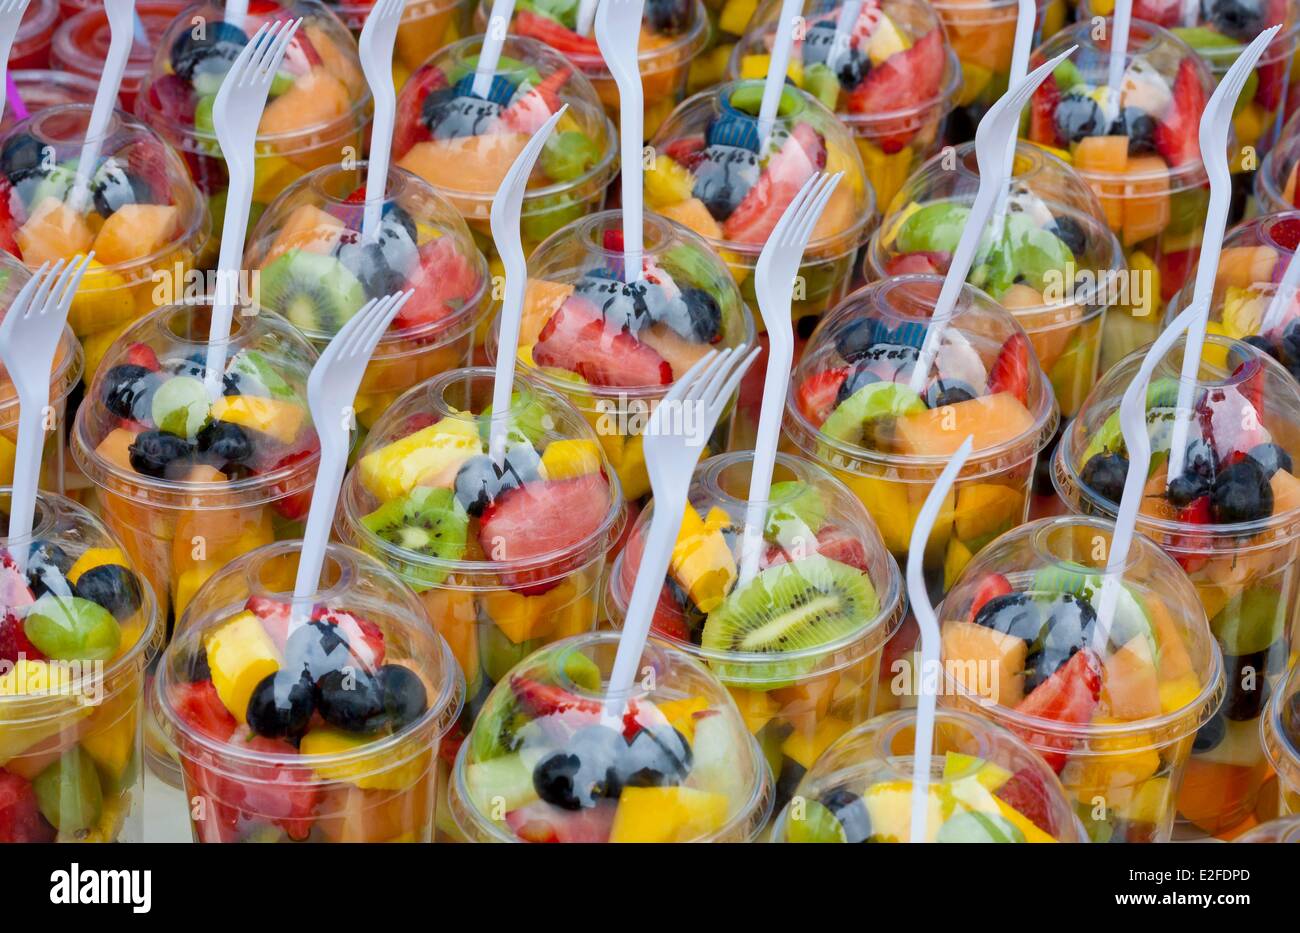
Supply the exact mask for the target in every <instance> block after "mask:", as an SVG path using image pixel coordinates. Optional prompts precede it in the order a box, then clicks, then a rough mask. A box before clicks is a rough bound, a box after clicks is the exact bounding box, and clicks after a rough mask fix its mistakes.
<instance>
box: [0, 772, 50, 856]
mask: <svg viewBox="0 0 1300 933" xmlns="http://www.w3.org/2000/svg"><path fill="white" fill-rule="evenodd" d="M55 835H56V833H55V831H54V827H53V826H51V825H50V824H49V823H47V822H46V821H45V817H43V816H41V809H40V807H39V805H38V804H37V802H36V791H34V790H33V789H32V785H31V782H29V781H27V780H26V779H24V778H22V777H20V776H19V775H17V774H11V773H10V772H8V771H5V770H4V769H3V768H0V843H6V842H53V841H54V837H55Z"/></svg>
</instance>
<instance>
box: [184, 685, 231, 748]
mask: <svg viewBox="0 0 1300 933" xmlns="http://www.w3.org/2000/svg"><path fill="white" fill-rule="evenodd" d="M171 703H172V706H173V707H174V708H175V709H176V715H178V716H179V717H180V718H181V719H182V720H184V721H185V723H186V724H187V725H188V726H189V727H190V728H191V729H193V730H194V731H195V732H201V733H202V734H204V735H206V736H209V737H210V738H214V739H217V740H219V741H222V742H228V741H230V737H231V736H232V735H234V734H235V729H236V728H237V727H238V725H239V724H238V723H237V722H235V717H234V716H232V715H230V710H228V709H226V705H225V704H224V703H222V702H221V697H220V696H218V695H217V688H216V685H215V684H213V683H212V681H210V680H200V681H196V682H194V683H188V684H176V685H175V686H173V687H172V688H171Z"/></svg>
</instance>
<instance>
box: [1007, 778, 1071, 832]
mask: <svg viewBox="0 0 1300 933" xmlns="http://www.w3.org/2000/svg"><path fill="white" fill-rule="evenodd" d="M994 796H995V797H998V798H1000V799H1001V800H1002V802H1003V803H1005V804H1007V805H1008V806H1009V807H1011V809H1013V810H1015V811H1016V812H1017V813H1019V814H1020V815H1021V816H1023V817H1025V818H1026V819H1028V820H1029V821H1030V822H1031V823H1033V824H1034V825H1035V826H1037V827H1038V828H1039V829H1041V830H1042V831H1043V832H1045V833H1047V834H1048V835H1051V836H1055V835H1056V833H1057V826H1056V821H1055V820H1054V819H1052V813H1051V806H1050V804H1049V803H1048V801H1049V800H1051V794H1050V792H1049V791H1048V790H1047V787H1046V786H1045V785H1044V784H1043V780H1042V778H1041V777H1040V776H1039V775H1038V773H1037V772H1035V771H1031V770H1029V769H1028V768H1021V769H1020V770H1019V771H1017V772H1016V773H1015V774H1013V775H1011V777H1010V778H1009V779H1008V780H1007V782H1006V783H1005V784H1003V785H1002V786H1001V787H999V788H998V789H997V790H996V791H995V792H994Z"/></svg>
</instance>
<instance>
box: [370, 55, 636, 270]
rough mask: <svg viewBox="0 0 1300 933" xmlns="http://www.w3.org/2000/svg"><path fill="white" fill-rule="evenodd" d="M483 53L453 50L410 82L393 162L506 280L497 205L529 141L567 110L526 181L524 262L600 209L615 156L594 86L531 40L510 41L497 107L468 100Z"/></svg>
mask: <svg viewBox="0 0 1300 933" xmlns="http://www.w3.org/2000/svg"><path fill="white" fill-rule="evenodd" d="M482 45H483V37H482V36H471V37H470V38H468V39H462V40H461V41H459V42H456V43H453V44H452V45H450V46H448V47H447V48H445V49H443V50H442V51H441V52H439V53H438V54H437V55H435V56H434V57H433V58H432V59H430V60H429V61H428V62H427V63H426V64H425V65H424V66H422V67H421V68H420V69H419V70H418V71H416V72H415V74H413V75H412V76H411V79H410V80H409V81H407V83H406V86H405V87H404V88H402V93H401V97H400V98H399V100H398V107H397V127H396V130H395V131H394V134H393V159H394V161H395V162H396V164H397V165H398V166H400V167H401V168H405V169H407V170H409V171H411V172H414V173H415V174H416V175H419V176H420V177H421V178H423V179H424V180H425V181H427V182H428V183H429V184H431V185H433V187H434V188H435V189H437V191H438V193H439V194H440V195H442V196H443V197H444V198H446V199H447V200H448V201H450V202H451V204H452V205H453V206H455V208H456V209H457V210H458V211H460V213H461V216H462V217H464V218H465V220H466V222H467V223H469V225H470V229H471V230H472V231H473V232H474V236H475V238H476V239H477V241H478V243H479V247H480V248H481V249H482V250H483V254H484V255H485V256H487V257H488V258H489V259H490V260H491V261H492V262H493V265H494V271H496V272H497V273H502V269H501V267H500V261H499V260H497V259H496V246H495V244H494V243H493V241H492V230H491V224H490V216H491V212H492V201H493V199H494V198H495V197H496V193H497V189H498V188H499V187H500V186H501V181H502V180H503V179H504V178H505V176H506V172H508V171H509V170H510V166H511V165H513V164H514V161H515V158H516V157H517V156H518V155H519V153H520V152H521V151H523V147H524V145H525V144H526V143H527V141H528V137H529V135H530V133H531V132H533V131H534V130H535V129H536V128H537V127H539V126H541V124H542V123H544V122H545V121H546V119H547V118H548V117H549V116H550V114H551V113H553V112H554V110H555V109H556V108H558V106H559V105H560V104H568V105H569V109H568V111H567V112H566V113H565V115H564V116H563V117H561V118H560V122H559V123H558V124H557V126H556V128H555V132H554V134H553V135H552V137H551V139H550V140H549V141H548V142H547V144H546V146H545V147H544V148H543V149H542V154H541V156H540V157H539V160H538V164H537V167H536V168H535V169H534V170H533V176H532V178H530V179H529V188H528V192H527V194H526V195H525V197H524V203H523V208H522V210H521V214H520V220H519V232H520V235H521V237H522V239H523V243H524V252H525V253H526V254H527V253H531V252H532V251H533V249H534V248H536V246H537V244H539V243H540V242H541V241H542V240H544V239H546V237H548V236H550V235H551V234H552V233H554V232H555V231H556V230H559V229H560V228H561V227H563V226H564V225H565V224H568V223H570V222H572V221H574V220H577V219H578V218H580V217H584V216H586V215H587V214H590V213H591V212H592V211H595V210H599V209H600V208H601V206H602V205H603V204H604V203H605V188H606V187H607V186H608V185H609V183H610V181H611V180H612V179H613V178H614V173H615V171H616V163H617V146H616V144H615V141H614V129H613V125H612V124H611V123H610V122H609V119H608V118H607V117H606V116H605V113H604V111H603V109H602V108H601V104H600V100H599V98H597V97H596V91H595V89H594V88H593V87H592V86H591V82H589V81H588V80H587V79H586V77H584V76H583V75H582V74H581V73H580V72H577V71H575V70H574V65H572V64H571V63H569V62H568V61H567V60H566V59H565V58H564V57H563V56H562V55H560V54H559V53H558V52H556V51H554V50H553V49H550V48H548V47H547V46H545V45H543V44H542V43H540V42H538V41H536V40H534V39H527V38H523V37H519V36H513V35H511V36H507V37H506V40H505V42H504V44H503V46H502V51H501V61H500V63H499V64H498V67H497V70H496V72H495V73H494V78H493V89H492V91H491V92H490V95H491V96H492V99H491V100H489V101H481V100H479V101H478V103H475V101H476V100H478V99H477V98H475V97H473V95H472V94H471V93H470V90H471V85H472V83H473V75H474V68H475V66H476V65H477V64H478V53H479V49H480V48H482ZM507 95H508V96H507ZM497 98H500V99H497ZM466 108H468V110H467V109H466ZM508 114H511V116H507V115H508ZM479 118H482V119H479Z"/></svg>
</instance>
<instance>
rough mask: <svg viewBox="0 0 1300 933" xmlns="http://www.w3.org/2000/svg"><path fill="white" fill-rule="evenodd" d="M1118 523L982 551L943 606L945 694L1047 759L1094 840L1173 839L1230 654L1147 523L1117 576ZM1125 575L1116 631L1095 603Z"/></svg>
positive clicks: (1078, 522) (1059, 527)
mask: <svg viewBox="0 0 1300 933" xmlns="http://www.w3.org/2000/svg"><path fill="white" fill-rule="evenodd" d="M1113 533H1114V526H1113V524H1112V523H1111V522H1109V521H1108V520H1105V519H1099V518H1084V517H1075V516H1071V517H1066V518H1054V519H1044V520H1040V521H1035V522H1030V523H1029V524H1027V525H1022V526H1021V527H1020V528H1017V529H1016V530H1014V531H1012V532H1010V533H1008V534H1006V535H1003V536H1002V537H1001V538H999V539H998V540H997V541H995V542H993V544H991V545H989V546H988V547H987V548H985V549H984V550H982V551H980V553H979V554H977V555H976V556H975V558H974V560H972V561H971V562H970V564H969V565H968V566H967V567H966V569H965V570H964V571H963V572H962V574H961V577H960V579H959V580H958V581H957V583H956V584H955V585H954V586H953V588H952V590H951V591H950V592H949V593H948V596H947V597H946V598H945V599H944V601H943V605H942V607H941V608H940V610H939V615H940V619H941V629H942V635H943V642H942V651H941V655H942V664H943V672H942V677H941V683H942V685H943V692H942V696H943V702H944V703H945V705H949V706H954V707H956V708H959V709H962V710H965V711H966V712H968V713H971V714H973V715H977V716H981V717H984V718H987V719H990V720H992V721H993V722H995V723H997V724H998V725H1000V726H1002V727H1004V728H1006V729H1009V730H1010V731H1012V732H1014V733H1015V734H1016V735H1018V736H1019V737H1020V738H1021V739H1023V740H1024V741H1025V742H1026V743H1027V744H1028V745H1029V746H1030V747H1031V748H1033V749H1034V750H1035V751H1036V752H1038V753H1039V755H1041V756H1042V757H1043V760H1044V761H1045V762H1046V763H1047V764H1048V766H1049V767H1051V769H1052V770H1053V771H1055V772H1056V773H1057V775H1058V776H1059V777H1060V779H1061V783H1062V784H1063V785H1064V786H1065V789H1066V792H1067V793H1068V795H1069V796H1070V797H1071V798H1072V802H1073V804H1074V807H1075V810H1076V812H1077V813H1078V816H1079V818H1080V820H1081V821H1082V823H1083V825H1084V827H1085V829H1086V830H1087V833H1088V836H1089V838H1091V839H1092V840H1093V841H1096V842H1164V841H1167V840H1168V839H1169V835H1170V831H1171V828H1172V826H1173V821H1174V811H1175V809H1176V803H1175V801H1176V800H1177V797H1178V794H1179V789H1180V787H1181V786H1183V784H1184V781H1185V779H1186V777H1187V774H1186V772H1187V762H1188V756H1189V754H1190V753H1191V751H1192V743H1193V742H1194V741H1195V738H1196V730H1197V729H1198V728H1200V727H1202V726H1203V725H1205V724H1206V723H1208V722H1210V721H1212V718H1213V717H1214V716H1215V711H1216V710H1217V709H1218V708H1219V704H1220V702H1221V701H1222V699H1223V692H1224V668H1223V658H1222V656H1221V654H1220V652H1219V649H1218V646H1217V645H1216V644H1215V642H1214V638H1213V637H1212V635H1211V633H1210V627H1209V626H1208V625H1207V624H1206V621H1205V610H1204V608H1203V607H1202V605H1201V603H1200V601H1199V600H1198V599H1197V592H1196V590H1195V588H1194V587H1193V586H1192V584H1191V583H1190V582H1189V581H1188V579H1187V577H1186V575H1185V574H1183V573H1182V572H1181V571H1180V570H1179V567H1178V565H1177V563H1176V562H1175V561H1174V559H1173V558H1171V557H1170V556H1169V555H1167V554H1166V553H1165V552H1164V551H1163V550H1162V549H1161V548H1160V547H1159V546H1158V545H1157V544H1156V543H1155V542H1153V541H1151V540H1150V539H1148V538H1145V537H1142V536H1141V535H1138V536H1136V537H1135V538H1134V540H1133V543H1132V547H1131V549H1130V551H1129V559H1128V564H1127V565H1126V567H1125V569H1124V571H1123V574H1122V576H1121V577H1120V578H1118V579H1113V580H1109V579H1107V573H1106V562H1107V557H1106V555H1107V554H1108V553H1109V548H1110V543H1111V537H1112V535H1113ZM1107 585H1110V586H1115V587H1118V598H1117V599H1116V603H1115V605H1116V608H1115V611H1114V614H1113V616H1112V618H1111V621H1110V627H1109V630H1107V631H1102V630H1101V629H1100V628H1099V624H1100V623H1099V620H1098V616H1097V606H1098V605H1099V601H1100V599H1101V592H1102V589H1103V588H1104V587H1106V586H1107Z"/></svg>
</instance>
